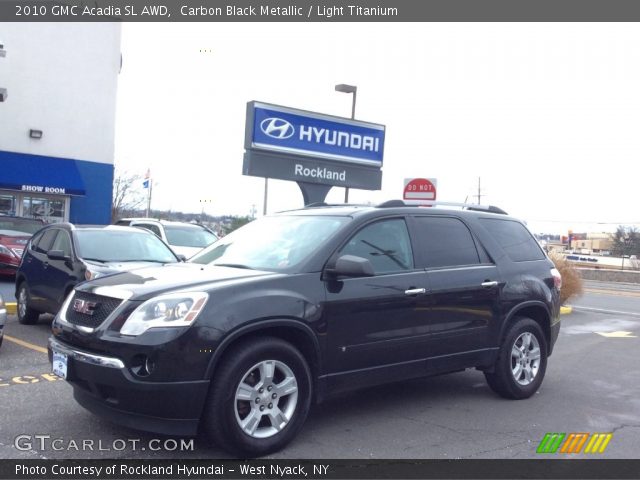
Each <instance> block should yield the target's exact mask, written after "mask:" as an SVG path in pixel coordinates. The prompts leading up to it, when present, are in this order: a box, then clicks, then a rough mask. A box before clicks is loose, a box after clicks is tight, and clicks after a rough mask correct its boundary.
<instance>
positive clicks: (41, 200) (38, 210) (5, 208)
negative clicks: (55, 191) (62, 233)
mask: <svg viewBox="0 0 640 480" xmlns="http://www.w3.org/2000/svg"><path fill="white" fill-rule="evenodd" d="M0 215H16V216H18V217H27V218H38V219H41V220H43V221H44V222H45V223H60V222H68V221H69V197H68V196H66V195H33V194H30V193H13V192H11V191H0Z"/></svg>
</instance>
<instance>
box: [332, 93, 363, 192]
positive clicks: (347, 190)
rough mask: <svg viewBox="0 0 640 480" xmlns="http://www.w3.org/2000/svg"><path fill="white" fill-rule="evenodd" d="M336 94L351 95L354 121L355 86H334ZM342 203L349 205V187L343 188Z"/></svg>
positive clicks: (352, 118)
mask: <svg viewBox="0 0 640 480" xmlns="http://www.w3.org/2000/svg"><path fill="white" fill-rule="evenodd" d="M336 92H342V93H353V98H352V101H351V120H354V119H355V118H356V95H357V94H358V87H357V86H355V85H347V84H346V83H340V84H338V85H336ZM344 203H349V187H345V189H344Z"/></svg>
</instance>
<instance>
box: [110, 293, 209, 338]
mask: <svg viewBox="0 0 640 480" xmlns="http://www.w3.org/2000/svg"><path fill="white" fill-rule="evenodd" d="M208 298H209V295H208V294H206V293H204V292H189V293H171V294H168V295H161V296H159V297H155V298H152V299H151V300H147V301H146V302H144V303H143V304H142V305H140V306H139V307H138V308H136V309H135V310H134V311H133V313H132V314H131V315H129V318H127V320H126V321H125V322H124V325H122V328H121V329H120V333H122V334H123V335H133V336H135V335H140V334H142V333H144V332H146V331H147V330H149V329H150V328H154V327H187V326H189V325H191V324H192V323H193V322H194V320H195V319H196V318H197V316H198V314H199V313H200V312H201V311H202V308H203V307H204V306H205V304H206V303H207V299H208Z"/></svg>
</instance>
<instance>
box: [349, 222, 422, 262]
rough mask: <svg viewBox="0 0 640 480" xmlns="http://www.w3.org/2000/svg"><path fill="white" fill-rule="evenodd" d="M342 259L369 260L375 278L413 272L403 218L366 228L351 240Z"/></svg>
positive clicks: (407, 234) (407, 233) (409, 243)
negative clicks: (389, 274) (348, 257)
mask: <svg viewBox="0 0 640 480" xmlns="http://www.w3.org/2000/svg"><path fill="white" fill-rule="evenodd" d="M340 255H355V256H357V257H362V258H366V259H367V260H369V261H370V262H371V265H373V270H374V272H375V273H376V275H383V274H388V273H398V272H404V271H408V270H413V253H412V250H411V242H410V240H409V232H408V230H407V225H406V223H405V221H404V220H403V219H400V218H394V219H392V220H382V221H379V222H376V223H373V224H370V225H367V226H366V227H364V228H363V229H362V230H360V231H359V232H358V233H356V234H355V235H354V236H353V237H352V238H351V240H349V242H348V243H347V244H346V245H345V246H344V247H343V248H342V250H341V251H340Z"/></svg>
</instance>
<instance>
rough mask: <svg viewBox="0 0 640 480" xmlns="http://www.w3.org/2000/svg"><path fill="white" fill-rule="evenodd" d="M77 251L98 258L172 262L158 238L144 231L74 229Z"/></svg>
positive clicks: (171, 256)
mask: <svg viewBox="0 0 640 480" xmlns="http://www.w3.org/2000/svg"><path fill="white" fill-rule="evenodd" d="M75 234H76V238H77V245H76V248H77V250H78V255H79V256H80V257H81V258H85V259H87V260H89V259H91V260H96V261H98V262H136V261H138V262H158V263H169V262H176V261H177V258H176V256H175V255H174V254H173V252H172V251H171V250H170V249H169V248H168V247H167V246H166V245H165V244H164V243H162V240H160V239H159V238H158V237H156V236H155V235H153V234H150V233H147V232H142V231H141V232H131V231H126V232H125V231H117V230H109V229H104V230H76V232H75Z"/></svg>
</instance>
